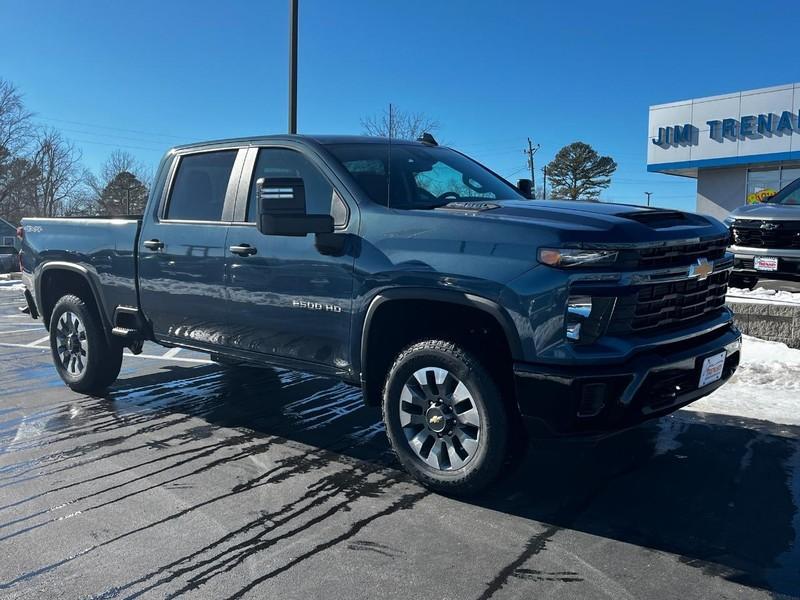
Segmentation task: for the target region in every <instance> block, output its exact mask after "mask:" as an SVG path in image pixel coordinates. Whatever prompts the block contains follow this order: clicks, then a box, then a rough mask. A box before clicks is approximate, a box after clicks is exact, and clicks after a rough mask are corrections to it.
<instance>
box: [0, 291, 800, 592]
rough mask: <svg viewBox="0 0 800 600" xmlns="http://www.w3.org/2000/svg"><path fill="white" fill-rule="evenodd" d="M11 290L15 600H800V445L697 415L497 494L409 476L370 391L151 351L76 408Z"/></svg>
mask: <svg viewBox="0 0 800 600" xmlns="http://www.w3.org/2000/svg"><path fill="white" fill-rule="evenodd" d="M19 294H20V293H19V292H11V291H9V290H2V289H0V365H2V366H1V367H0V388H1V389H2V391H3V394H2V402H0V596H2V597H4V598H45V597H47V598H134V597H158V598H162V597H175V596H185V597H190V598H191V597H196V598H243V597H248V598H281V599H290V598H325V599H335V598H348V599H350V598H365V599H366V598H369V599H374V598H401V597H402V598H409V597H411V598H418V599H428V598H436V599H444V598H451V599H486V598H525V599H529V598H537V599H538V598H548V597H557V598H577V597H587V598H603V597H607V598H614V599H627V598H681V599H686V598H748V599H749V598H762V597H764V598H768V597H776V596H777V597H797V596H798V595H800V542H799V541H798V536H800V513H798V510H797V506H798V504H800V428H795V427H789V426H779V425H774V424H770V423H766V422H759V421H750V420H747V419H742V418H731V417H722V416H716V415H703V414H700V413H690V412H688V411H687V412H679V413H677V414H676V415H674V416H672V417H668V418H666V419H662V420H661V421H659V422H656V423H652V424H648V425H646V426H644V427H640V428H638V429H635V430H632V431H630V432H627V433H625V434H622V435H620V436H617V437H615V438H612V439H609V440H606V441H604V442H602V443H600V444H568V443H555V442H537V443H535V444H534V445H533V446H532V448H531V450H530V452H529V453H528V454H527V456H526V457H524V459H522V460H521V464H518V465H515V466H514V467H513V468H512V467H509V473H508V475H507V476H506V477H505V478H504V479H503V480H502V481H500V482H499V483H498V484H497V485H496V486H495V487H494V488H493V489H492V490H491V491H490V492H488V493H486V494H484V495H482V496H480V497H477V498H474V499H471V500H469V501H464V500H455V499H450V498H445V497H442V496H438V495H436V494H432V493H429V492H427V491H426V490H425V489H423V488H421V487H419V486H418V485H417V484H416V483H414V482H413V481H412V480H410V479H409V478H408V477H407V476H406V475H405V474H404V473H403V472H401V471H400V470H398V468H397V466H396V464H395V462H394V460H393V458H392V456H391V455H390V453H389V452H388V448H387V444H386V441H385V438H384V435H383V429H382V426H381V425H380V422H379V420H378V418H379V415H378V412H377V411H375V410H373V409H367V408H364V407H362V406H361V398H360V394H359V391H358V390H355V389H352V388H348V387H345V386H343V385H341V384H337V383H335V382H333V381H330V380H326V379H323V378H319V377H312V376H309V375H305V374H302V373H294V372H288V371H281V370H273V369H240V370H236V371H226V370H223V369H221V368H219V367H217V366H215V365H213V364H210V363H209V362H208V361H207V360H206V357H205V356H204V355H201V354H195V353H191V352H188V351H183V350H181V351H175V350H167V349H165V348H161V347H158V346H156V345H148V346H147V347H146V349H145V353H144V355H143V356H142V357H132V356H130V357H127V358H126V359H125V361H124V364H123V372H122V374H121V376H120V379H119V380H118V382H117V383H116V384H115V386H114V387H113V389H112V391H111V392H110V393H109V394H108V396H107V397H105V398H92V397H86V396H82V395H79V394H75V393H72V392H71V391H69V390H68V389H67V388H66V387H64V386H63V385H62V383H61V381H60V380H59V379H58V376H57V375H56V373H55V371H54V370H53V368H52V366H51V364H50V355H49V350H48V348H47V341H46V338H45V332H44V330H43V328H42V327H41V324H40V323H37V322H33V321H31V320H30V319H28V318H27V317H25V316H22V315H20V314H19V313H17V311H16V306H17V305H18V298H19Z"/></svg>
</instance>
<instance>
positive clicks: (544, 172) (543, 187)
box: [542, 165, 547, 200]
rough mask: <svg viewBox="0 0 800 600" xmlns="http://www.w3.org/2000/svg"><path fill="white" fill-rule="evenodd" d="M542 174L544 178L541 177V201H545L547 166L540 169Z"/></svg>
mask: <svg viewBox="0 0 800 600" xmlns="http://www.w3.org/2000/svg"><path fill="white" fill-rule="evenodd" d="M542 173H543V174H544V177H542V181H543V183H542V200H547V165H545V166H544V167H542Z"/></svg>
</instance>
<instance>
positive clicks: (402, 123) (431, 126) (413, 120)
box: [361, 107, 440, 140]
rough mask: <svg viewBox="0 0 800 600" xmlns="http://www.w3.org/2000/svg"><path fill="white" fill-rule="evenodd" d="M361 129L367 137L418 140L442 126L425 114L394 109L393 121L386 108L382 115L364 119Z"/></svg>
mask: <svg viewBox="0 0 800 600" xmlns="http://www.w3.org/2000/svg"><path fill="white" fill-rule="evenodd" d="M361 127H362V128H363V129H364V134H365V135H374V136H378V137H390V138H393V139H401V140H416V139H417V138H418V137H419V136H421V135H422V134H423V133H426V132H427V133H431V132H433V131H436V130H438V129H439V128H440V124H439V121H437V120H436V119H433V118H432V117H430V116H428V115H427V114H425V113H423V112H406V111H402V110H398V109H397V108H395V107H392V114H391V119H390V118H389V109H388V108H386V109H384V110H383V112H382V113H380V114H377V115H370V116H368V117H364V118H362V119H361Z"/></svg>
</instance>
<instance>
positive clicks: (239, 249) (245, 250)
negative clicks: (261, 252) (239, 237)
mask: <svg viewBox="0 0 800 600" xmlns="http://www.w3.org/2000/svg"><path fill="white" fill-rule="evenodd" d="M228 250H230V251H231V252H232V253H233V254H238V255H239V256H252V255H253V254H256V253H257V252H258V250H256V249H255V248H253V247H252V246H251V245H250V244H239V245H238V246H231V247H230V248H228Z"/></svg>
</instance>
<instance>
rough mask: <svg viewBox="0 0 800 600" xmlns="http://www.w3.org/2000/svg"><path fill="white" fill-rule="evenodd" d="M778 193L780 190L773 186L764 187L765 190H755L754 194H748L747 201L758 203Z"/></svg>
mask: <svg viewBox="0 0 800 600" xmlns="http://www.w3.org/2000/svg"><path fill="white" fill-rule="evenodd" d="M777 193H778V190H773V189H772V188H764V189H763V190H759V191H757V192H753V193H752V194H748V195H747V203H748V204H758V203H759V202H764V200H766V199H767V198H772V197H773V196H774V195H775V194H777Z"/></svg>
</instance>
